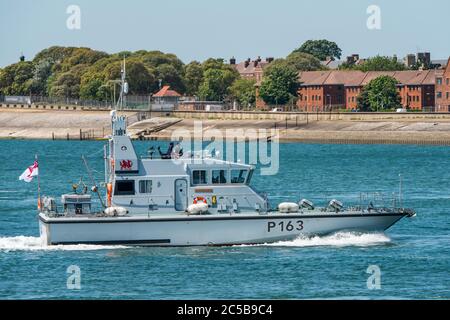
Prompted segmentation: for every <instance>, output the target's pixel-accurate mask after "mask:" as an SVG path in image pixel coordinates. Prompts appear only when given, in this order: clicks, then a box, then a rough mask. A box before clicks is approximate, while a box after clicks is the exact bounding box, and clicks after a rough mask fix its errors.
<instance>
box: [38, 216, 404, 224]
mask: <svg viewBox="0 0 450 320" xmlns="http://www.w3.org/2000/svg"><path fill="white" fill-rule="evenodd" d="M403 216H406V214H402V213H386V214H373V213H372V214H341V215H337V214H336V215H329V216H323V215H320V216H319V215H290V216H281V217H280V216H278V217H277V216H270V217H269V216H266V215H261V216H253V217H252V216H250V217H249V216H247V217H239V216H224V217H218V218H212V217H208V216H205V217H201V218H145V219H127V218H117V220H113V218H91V219H87V220H76V221H67V220H65V221H62V220H60V221H58V219H59V218H52V220H51V221H46V220H45V219H44V218H42V217H41V216H39V220H41V221H42V222H43V223H45V224H65V223H138V222H180V221H181V222H196V221H222V220H280V219H330V218H365V217H400V218H401V217H403ZM106 219H108V220H106Z"/></svg>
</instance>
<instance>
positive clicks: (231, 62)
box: [230, 57, 236, 65]
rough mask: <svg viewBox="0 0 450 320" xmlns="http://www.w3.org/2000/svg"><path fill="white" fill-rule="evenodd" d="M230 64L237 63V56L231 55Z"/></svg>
mask: <svg viewBox="0 0 450 320" xmlns="http://www.w3.org/2000/svg"><path fill="white" fill-rule="evenodd" d="M230 64H231V65H235V64H236V58H235V57H231V59H230Z"/></svg>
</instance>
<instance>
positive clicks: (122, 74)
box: [115, 57, 128, 110]
mask: <svg viewBox="0 0 450 320" xmlns="http://www.w3.org/2000/svg"><path fill="white" fill-rule="evenodd" d="M125 62H126V61H125V57H124V58H123V65H122V68H121V70H120V95H119V101H117V104H116V108H115V109H116V110H117V109H119V110H123V100H124V97H125V95H126V94H127V93H128V83H127V82H126V80H125V79H126V76H127V70H126V63H125ZM117 107H119V108H117Z"/></svg>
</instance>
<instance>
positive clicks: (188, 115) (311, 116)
mask: <svg viewBox="0 0 450 320" xmlns="http://www.w3.org/2000/svg"><path fill="white" fill-rule="evenodd" d="M165 115H169V114H158V116H165ZM152 116H157V114H155V113H154V112H152ZM170 116H173V117H177V118H184V119H224V120H275V121H285V120H286V119H287V120H289V121H295V120H298V121H306V120H308V121H330V120H331V121H339V120H342V121H386V120H388V121H389V120H392V121H402V120H403V121H404V120H437V119H441V120H442V119H446V120H450V113H422V112H408V113H400V112H399V113H395V112H379V113H374V112H341V113H340V112H331V113H329V112H323V113H311V112H310V113H306V112H261V111H249V112H236V111H211V112H203V111H196V112H188V111H174V112H171V113H170Z"/></svg>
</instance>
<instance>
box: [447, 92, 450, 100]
mask: <svg viewBox="0 0 450 320" xmlns="http://www.w3.org/2000/svg"><path fill="white" fill-rule="evenodd" d="M449 98H450V92H447V93H446V99H447V100H448V99H449Z"/></svg>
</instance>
